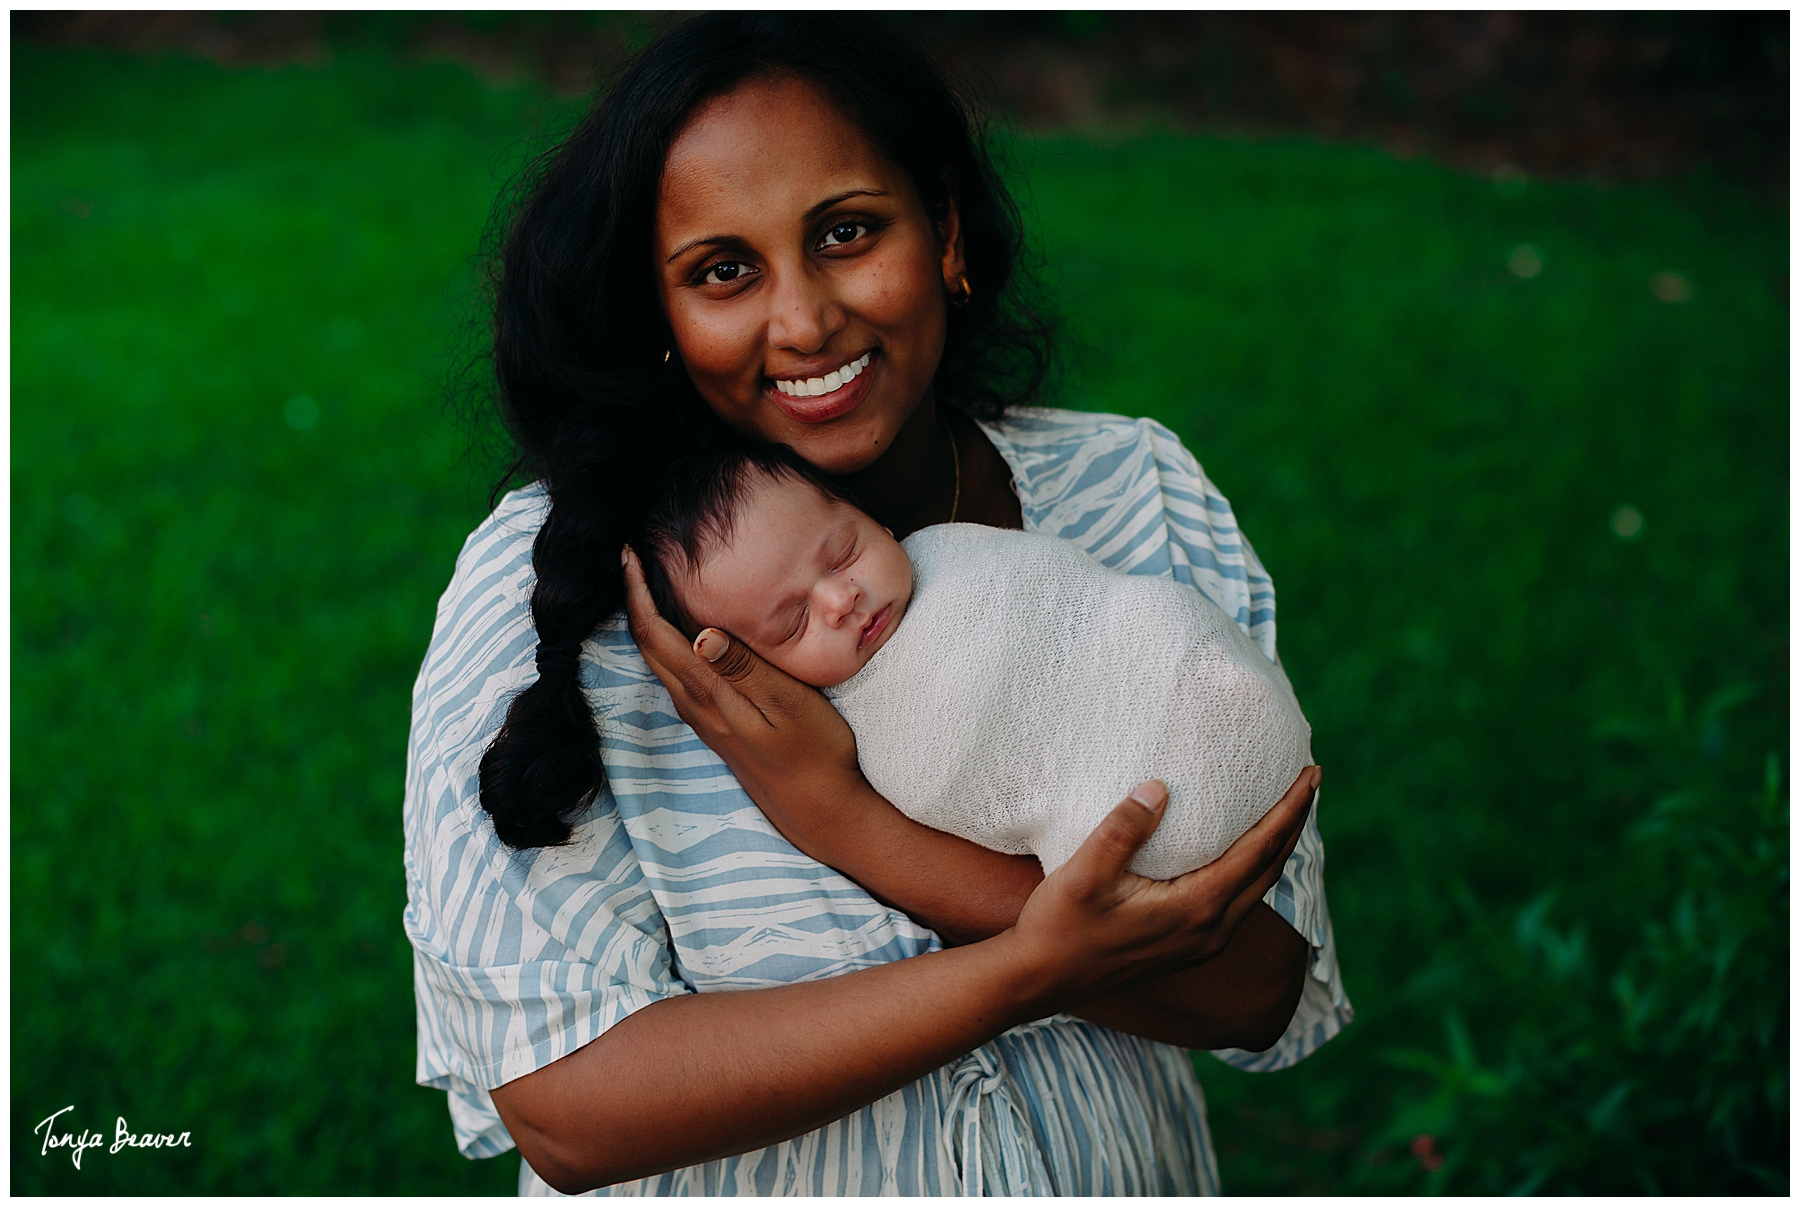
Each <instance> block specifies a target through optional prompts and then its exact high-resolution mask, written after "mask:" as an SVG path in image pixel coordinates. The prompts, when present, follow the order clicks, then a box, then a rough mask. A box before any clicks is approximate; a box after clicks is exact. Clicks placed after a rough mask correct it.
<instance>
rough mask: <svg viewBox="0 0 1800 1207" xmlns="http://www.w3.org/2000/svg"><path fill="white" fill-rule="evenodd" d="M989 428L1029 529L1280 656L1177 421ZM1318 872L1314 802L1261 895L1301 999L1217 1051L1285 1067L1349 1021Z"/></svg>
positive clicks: (1223, 509)
mask: <svg viewBox="0 0 1800 1207" xmlns="http://www.w3.org/2000/svg"><path fill="white" fill-rule="evenodd" d="M986 430H987V432H988V435H989V437H990V439H992V440H993V441H994V444H995V447H996V448H998V449H999V450H1000V453H1001V455H1002V456H1003V457H1005V458H1006V460H1007V461H1008V463H1009V464H1010V465H1011V466H1012V468H1013V482H1014V489H1015V490H1016V491H1017V492H1018V494H1019V497H1020V503H1021V507H1022V509H1023V512H1024V517H1025V526H1026V527H1027V528H1029V529H1031V530H1033V531H1038V532H1051V533H1054V534H1056V535H1058V536H1061V537H1063V538H1064V539H1066V540H1069V541H1071V542H1073V543H1074V544H1076V545H1078V546H1080V547H1081V548H1083V549H1085V550H1086V551H1087V552H1088V553H1089V554H1091V555H1092V556H1093V557H1095V558H1096V559H1098V560H1099V561H1100V562H1101V563H1102V564H1104V565H1107V566H1110V567H1112V568H1113V569H1115V570H1119V571H1121V572H1123V573H1127V574H1160V575H1163V576H1165V577H1169V578H1173V579H1175V580H1176V581H1177V582H1182V583H1187V584H1188V585H1190V586H1192V587H1193V588H1194V589H1195V590H1197V591H1199V592H1200V593H1201V594H1202V595H1204V596H1206V597H1207V598H1208V599H1210V600H1211V601H1212V602H1213V603H1215V604H1217V605H1219V607H1220V608H1222V609H1223V610H1224V611H1225V614H1226V615H1227V616H1230V617H1232V618H1233V619H1234V620H1236V622H1237V624H1238V627H1239V628H1241V629H1243V630H1244V632H1245V633H1247V634H1248V635H1249V636H1250V638H1251V640H1253V641H1254V642H1256V644H1257V647H1258V648H1259V649H1261V650H1262V652H1263V654H1264V655H1265V656H1267V657H1268V658H1269V660H1270V661H1271V662H1273V663H1274V664H1275V665H1276V666H1277V667H1278V668H1279V667H1280V665H1281V661H1280V656H1279V655H1278V654H1277V652H1276V648H1275V586H1274V583H1273V582H1271V581H1270V578H1269V574H1268V571H1267V570H1265V569H1264V568H1263V565H1262V562H1261V561H1260V560H1258V558H1257V556H1256V551H1255V550H1254V549H1252V548H1251V547H1250V542H1249V541H1248V540H1247V539H1246V538H1245V537H1244V534H1243V533H1242V532H1241V531H1240V530H1239V528H1238V524H1237V517H1236V516H1235V515H1234V514H1233V513H1232V510H1231V504H1230V502H1228V501H1227V500H1226V498H1225V496H1224V495H1223V494H1221V493H1220V492H1219V491H1218V489H1217V488H1216V487H1215V486H1214V485H1213V484H1212V482H1211V481H1210V480H1209V479H1208V478H1207V476H1206V474H1205V472H1204V471H1203V470H1202V469H1201V468H1200V464H1199V462H1198V461H1196V460H1195V459H1194V455H1193V454H1192V453H1190V452H1189V451H1188V450H1187V449H1186V448H1185V447H1183V445H1182V443H1181V441H1180V440H1179V439H1177V438H1176V436H1175V434H1174V433H1173V432H1171V431H1169V429H1168V428H1166V427H1164V426H1163V425H1162V424H1160V423H1157V422H1155V421H1154V420H1151V419H1129V418H1125V417H1123V416H1119V415H1097V414H1088V413H1082V412H1075V411H1061V410H1052V409H1048V408H1043V409H1039V408H1032V409H1026V410H1021V411H1016V412H1013V413H1011V414H1009V415H1008V417H1007V419H1006V420H1005V421H1004V422H1002V423H1000V424H996V425H991V426H986ZM1284 674H1285V672H1284ZM1303 703H1304V702H1303ZM1324 872H1325V845H1324V841H1323V840H1322V839H1321V838H1320V836H1319V828H1318V817H1317V809H1315V810H1314V812H1313V815H1312V816H1309V817H1308V818H1307V822H1306V828H1305V830H1304V831H1302V833H1301V836H1300V842H1299V844H1298V846H1297V847H1296V848H1295V850H1294V854H1293V856H1292V857H1291V858H1290V859H1289V860H1288V864H1287V867H1286V868H1285V869H1283V872H1282V876H1281V879H1280V880H1279V881H1278V882H1277V883H1276V885H1275V887H1274V888H1272V889H1270V890H1269V893H1268V895H1267V896H1266V897H1265V898H1264V900H1265V901H1267V902H1268V904H1269V906H1270V908H1272V909H1274V911H1275V912H1276V913H1277V914H1279V915H1280V916H1281V917H1282V918H1284V919H1285V920H1286V921H1287V922H1288V923H1289V924H1290V925H1292V926H1293V927H1294V929H1295V930H1297V931H1299V932H1300V934H1301V935H1302V936H1303V937H1304V938H1305V939H1306V941H1307V943H1308V944H1309V945H1310V947H1311V948H1312V954H1311V961H1310V970H1309V975H1308V977H1307V980H1306V986H1305V990H1304V992H1303V994H1302V996H1301V1000H1300V1005H1299V1008H1298V1009H1297V1010H1296V1012H1295V1015H1294V1020H1293V1022H1292V1023H1290V1024H1289V1026H1288V1029H1287V1032H1286V1033H1285V1034H1284V1035H1283V1036H1282V1038H1281V1039H1280V1041H1279V1042H1277V1043H1276V1044H1275V1046H1274V1047H1272V1048H1270V1049H1268V1050H1267V1051H1265V1052H1244V1051H1240V1050H1238V1049H1226V1050H1222V1051H1219V1052H1216V1053H1214V1054H1215V1055H1216V1056H1218V1057H1219V1059H1221V1060H1223V1061H1225V1062H1227V1063H1228V1064H1232V1065H1235V1066H1236V1067H1238V1068H1241V1069H1247V1070H1251V1071H1256V1072H1262V1071H1267V1070H1274V1069H1282V1068H1287V1067H1288V1066H1290V1065H1292V1064H1294V1063H1296V1062H1298V1061H1300V1060H1302V1059H1304V1058H1305V1057H1307V1056H1309V1055H1311V1054H1312V1053H1313V1052H1314V1051H1316V1050H1317V1049H1318V1048H1319V1047H1320V1046H1321V1045H1322V1044H1324V1043H1325V1042H1326V1041H1327V1040H1329V1039H1330V1038H1331V1037H1332V1036H1334V1035H1336V1034H1337V1033H1338V1032H1339V1031H1341V1030H1342V1029H1343V1028H1344V1026H1345V1024H1347V1023H1348V1022H1349V1021H1350V1019H1351V1017H1352V1013H1353V1012H1352V1009H1351V1006H1350V1001H1349V998H1348V997H1347V996H1345V993H1344V986H1343V977H1342V974H1341V973H1340V972H1339V970H1338V962H1337V946H1336V942H1335V940H1334V937H1333V934H1332V928H1331V913H1330V910H1329V909H1328V908H1327V907H1326V903H1325V878H1324Z"/></svg>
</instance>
